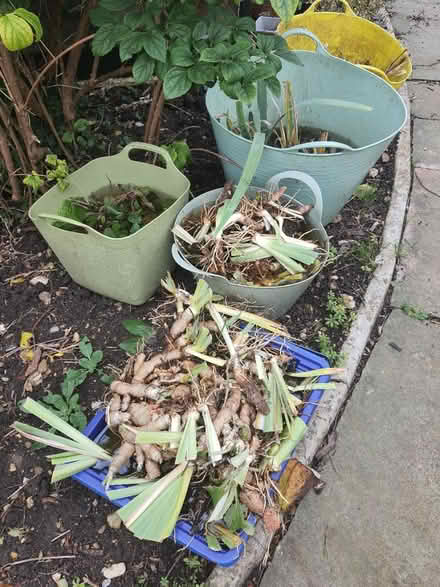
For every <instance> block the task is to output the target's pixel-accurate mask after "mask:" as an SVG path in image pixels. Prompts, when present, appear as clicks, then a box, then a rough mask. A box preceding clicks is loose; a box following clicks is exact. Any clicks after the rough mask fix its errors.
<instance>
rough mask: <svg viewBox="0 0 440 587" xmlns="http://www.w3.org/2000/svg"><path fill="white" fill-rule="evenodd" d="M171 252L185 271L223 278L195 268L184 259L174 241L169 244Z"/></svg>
mask: <svg viewBox="0 0 440 587" xmlns="http://www.w3.org/2000/svg"><path fill="white" fill-rule="evenodd" d="M171 254H172V256H173V259H174V261H175V262H176V263H177V264H178V265H179V266H180V267H182V268H183V269H186V270H187V271H189V272H190V273H196V274H197V275H200V276H201V277H206V276H207V277H216V278H217V279H225V278H224V277H223V276H222V275H215V273H208V272H207V271H201V270H200V269H197V267H194V265H191V263H188V261H187V260H186V259H185V257H184V256H183V255H182V253H181V252H180V250H179V247H178V246H177V245H176V243H173V245H172V246H171ZM225 281H227V279H225Z"/></svg>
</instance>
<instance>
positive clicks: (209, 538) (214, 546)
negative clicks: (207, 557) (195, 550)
mask: <svg viewBox="0 0 440 587" xmlns="http://www.w3.org/2000/svg"><path fill="white" fill-rule="evenodd" d="M205 538H206V542H207V544H208V547H209V548H210V549H211V550H214V551H216V552H217V551H220V550H222V546H221V544H220V542H219V541H218V540H217V538H216V537H215V536H213V535H212V534H210V533H209V532H207V533H206V535H205Z"/></svg>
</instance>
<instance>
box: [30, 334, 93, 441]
mask: <svg viewBox="0 0 440 587" xmlns="http://www.w3.org/2000/svg"><path fill="white" fill-rule="evenodd" d="M79 350H80V352H81V354H82V357H81V359H80V360H79V365H80V367H81V368H80V369H68V370H67V373H66V375H65V377H64V381H63V382H62V384H61V393H53V392H51V391H50V392H49V393H47V394H46V395H45V396H44V397H42V398H41V400H42V401H43V402H44V403H46V404H48V405H49V406H50V407H51V409H52V411H53V412H55V414H56V415H57V416H59V417H60V418H62V419H63V420H64V421H65V422H68V423H69V424H71V425H72V426H73V427H74V428H76V429H77V430H81V429H82V428H84V426H85V425H86V424H87V418H86V415H85V413H84V412H83V410H82V408H81V406H80V404H79V394H78V393H74V392H75V389H76V388H77V387H79V386H80V385H81V384H82V383H83V382H84V381H85V379H86V377H87V376H88V375H91V374H93V373H95V371H99V373H100V374H102V373H103V372H102V370H100V369H99V370H98V365H99V363H100V362H101V361H102V358H103V353H102V351H94V350H93V347H92V344H91V343H90V341H89V339H88V337H87V336H84V337H83V338H82V339H81V341H80V343H79Z"/></svg>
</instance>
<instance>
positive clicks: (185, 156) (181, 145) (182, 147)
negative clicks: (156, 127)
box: [164, 141, 191, 171]
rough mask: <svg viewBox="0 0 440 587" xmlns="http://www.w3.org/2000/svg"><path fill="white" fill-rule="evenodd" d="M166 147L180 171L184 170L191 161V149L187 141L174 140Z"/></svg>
mask: <svg viewBox="0 0 440 587" xmlns="http://www.w3.org/2000/svg"><path fill="white" fill-rule="evenodd" d="M164 148H165V149H166V150H167V151H168V153H169V154H170V156H171V159H172V160H173V163H174V165H175V166H176V167H177V169H179V170H180V171H183V170H184V169H185V167H186V166H187V165H188V164H189V163H191V151H190V149H189V147H188V145H187V143H186V141H174V143H170V144H169V145H166V146H165V147H164Z"/></svg>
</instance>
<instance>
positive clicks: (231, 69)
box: [221, 63, 247, 83]
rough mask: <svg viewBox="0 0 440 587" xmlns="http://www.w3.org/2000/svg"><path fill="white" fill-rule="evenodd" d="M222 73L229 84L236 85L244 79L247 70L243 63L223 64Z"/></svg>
mask: <svg viewBox="0 0 440 587" xmlns="http://www.w3.org/2000/svg"><path fill="white" fill-rule="evenodd" d="M221 72H222V75H223V77H224V78H225V80H226V81H227V82H230V83H234V82H237V81H239V80H240V79H242V78H243V77H244V76H245V75H246V73H247V70H246V67H244V65H242V64H241V63H222V65H221Z"/></svg>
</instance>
